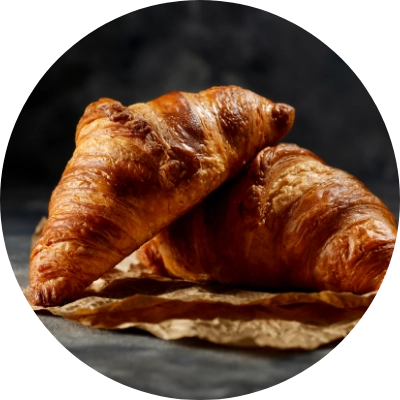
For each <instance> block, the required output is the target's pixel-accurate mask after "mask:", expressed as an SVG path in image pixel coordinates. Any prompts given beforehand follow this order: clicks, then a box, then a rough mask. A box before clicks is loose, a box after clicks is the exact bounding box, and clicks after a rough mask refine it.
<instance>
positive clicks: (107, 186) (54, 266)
mask: <svg viewBox="0 0 400 400" xmlns="http://www.w3.org/2000/svg"><path fill="white" fill-rule="evenodd" d="M293 120H294V110H293V108H292V107H290V106H288V105H285V104H280V103H276V104H275V103H273V102H271V101H270V100H267V99H265V98H263V97H260V96H258V95H256V94H255V93H252V92H250V91H248V90H244V89H241V88H239V87H235V86H229V87H214V88H211V89H209V90H205V91H203V92H200V93H198V94H191V93H183V92H177V91H176V92H172V93H170V94H167V95H165V96H162V97H160V98H158V99H156V100H153V101H150V102H148V103H139V104H135V105H132V106H129V107H124V106H122V105H121V104H120V103H119V102H117V101H114V100H111V99H100V100H99V101H97V102H95V103H93V104H90V105H89V106H88V107H87V109H86V111H85V113H84V115H83V117H82V118H81V120H80V122H79V124H78V127H77V132H76V150H75V152H74V154H73V157H72V159H71V160H70V161H69V163H68V164H67V167H66V169H65V171H64V173H63V176H62V178H61V180H60V182H59V184H58V186H57V187H56V189H55V190H54V192H53V194H52V197H51V200H50V204H49V220H48V222H47V224H46V226H45V228H44V231H43V234H42V236H41V238H40V239H39V241H38V242H37V244H36V245H35V247H34V248H33V250H32V253H31V263H30V301H31V302H32V303H33V304H37V305H43V306H50V305H58V304H60V303H62V302H65V301H67V300H70V299H73V298H74V297H75V296H76V295H77V293H79V292H80V291H81V290H83V289H84V288H85V287H87V286H88V285H89V284H90V283H91V282H93V281H94V280H95V279H97V278H99V277H100V276H101V275H103V274H104V272H106V271H107V270H109V269H110V268H112V267H114V266H115V265H116V264H117V263H118V262H119V261H120V260H122V259H123V258H124V257H126V256H127V255H129V254H131V253H132V252H133V251H134V250H136V249H137V248H138V247H139V246H141V245H142V244H143V243H145V242H146V241H148V240H149V239H151V238H152V237H153V236H155V235H156V234H157V233H158V232H159V231H160V230H161V229H162V228H164V227H165V226H167V225H168V224H170V223H171V221H173V220H175V219H176V218H178V217H179V216H181V215H182V214H184V213H185V212H186V211H187V210H189V209H190V208H191V207H193V206H194V205H195V204H197V203H199V202H200V201H201V200H202V199H203V198H204V197H205V196H207V195H208V194H209V193H210V192H211V191H213V190H214V189H216V188H217V187H218V186H220V185H221V184H222V183H223V182H224V181H226V180H227V179H229V178H231V177H233V176H234V175H235V174H236V173H237V172H238V171H239V170H240V169H241V167H242V166H243V165H244V164H246V163H247V162H249V161H251V160H252V159H253V158H254V157H255V155H256V154H257V152H258V151H260V150H261V149H262V148H264V147H265V146H266V145H268V144H272V143H275V142H277V141H278V140H279V139H281V138H282V137H283V136H285V135H286V133H287V132H288V131H289V130H290V128H291V126H292V124H293Z"/></svg>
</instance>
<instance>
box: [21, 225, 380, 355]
mask: <svg viewBox="0 0 400 400" xmlns="http://www.w3.org/2000/svg"><path fill="white" fill-rule="evenodd" d="M45 221H46V220H45V219H42V221H41V222H40V224H39V225H38V227H37V228H36V231H35V234H34V236H33V237H32V243H34V242H35V241H36V239H37V237H38V236H39V235H40V233H41V230H42V227H43V225H44V223H45ZM24 292H25V293H26V290H25V291H24ZM375 294H376V292H372V293H368V294H365V295H355V294H352V293H335V292H331V291H322V292H316V293H301V292H285V293H267V292H261V291H251V290H243V289H240V288H232V287H228V286H223V285H203V284H197V283H192V282H187V281H183V280H179V279H170V278H167V277H163V276H157V275H153V274H152V272H151V271H150V270H149V269H147V268H146V267H144V266H142V265H141V264H140V263H139V262H138V261H137V259H136V257H135V254H132V255H131V256H130V257H128V258H126V259H125V260H123V261H122V262H121V263H120V264H118V265H117V266H116V267H115V268H114V269H112V270H111V271H109V272H107V273H106V274H105V275H103V276H102V277H101V278H100V279H98V280H97V281H95V282H93V283H92V285H90V286H89V287H88V288H87V289H86V290H85V292H84V293H83V295H82V296H81V298H79V299H77V300H76V301H74V302H72V303H69V304H66V305H63V306H60V307H48V308H46V309H45V310H46V311H47V312H50V313H52V314H54V315H58V316H61V317H63V318H66V319H69V320H72V321H75V322H78V323H81V324H83V325H87V326H91V327H93V328H103V329H126V328H131V327H135V328H139V329H143V330H146V331H148V332H150V333H152V334H153V335H155V336H157V337H159V338H162V339H166V340H173V339H180V338H184V337H198V338H200V339H205V340H208V341H210V342H213V343H218V344H224V345H232V346H252V347H255V346H268V347H272V348H276V349H305V350H312V349H315V348H317V347H319V346H321V345H323V344H326V343H329V342H332V341H335V340H338V339H341V338H344V337H345V336H346V335H347V334H348V333H349V332H350V331H351V330H352V329H353V327H354V326H355V325H356V324H357V322H358V321H359V320H360V318H361V317H362V316H363V314H364V313H365V311H366V310H367V308H368V306H369V305H370V304H371V302H372V300H373V299H374V297H375ZM32 308H33V309H34V310H36V311H40V310H44V308H43V307H36V306H32Z"/></svg>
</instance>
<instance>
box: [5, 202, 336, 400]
mask: <svg viewBox="0 0 400 400" xmlns="http://www.w3.org/2000/svg"><path fill="white" fill-rule="evenodd" d="M15 197H17V196H16V195H15ZM45 207H46V202H45V201H44V200H37V201H36V202H31V203H30V204H28V205H27V204H26V203H25V206H24V207H21V205H20V204H18V202H13V203H7V202H5V203H4V202H3V204H2V221H3V232H4V238H5V243H6V247H7V252H8V255H9V258H10V262H11V265H12V267H13V270H14V273H15V276H16V278H17V280H18V283H19V284H20V286H21V288H24V287H26V286H27V284H28V258H29V249H30V238H31V233H32V231H33V230H34V227H35V225H36V224H37V222H38V220H39V219H40V216H41V215H42V212H41V211H42V210H43V209H44V210H45ZM21 209H23V210H22V211H21ZM32 312H33V311H32ZM38 318H39V319H40V320H41V321H42V323H43V324H44V325H45V326H46V328H47V329H48V330H49V331H50V332H51V333H52V334H53V335H54V336H55V337H56V338H57V339H58V340H59V342H60V343H61V344H62V345H63V346H65V347H66V348H67V349H68V350H69V351H70V352H71V353H72V354H74V355H75V356H76V357H78V358H79V359H80V360H81V361H83V362H84V363H86V364H87V365H89V366H90V367H92V368H94V369H95V370H96V371H98V372H100V373H102V374H103V375H105V376H107V377H109V378H111V379H114V380H115V381H117V382H119V383H122V384H124V385H126V386H129V387H132V388H135V389H139V390H141V391H144V392H147V393H151V394H157V395H161V396H165V397H172V398H185V399H220V398H228V397H234V396H240V395H244V394H249V393H253V392H255V391H258V390H263V389H266V388H268V387H271V386H273V385H276V384H278V383H281V382H283V381H285V380H287V379H289V378H291V377H292V376H294V375H297V374H298V373H300V372H302V371H304V370H305V369H307V368H308V367H310V366H311V365H313V364H315V363H316V362H317V361H319V360H320V359H321V358H322V357H324V356H325V355H326V354H328V353H329V352H330V351H331V350H332V349H333V348H334V347H335V346H336V345H337V343H333V344H330V345H327V346H324V347H322V348H320V349H317V350H314V351H310V352H305V351H277V350H273V349H238V348H232V347H223V346H217V345H214V344H211V343H208V342H205V341H201V340H197V339H184V340H177V341H164V340H161V339H158V338H156V337H153V336H151V335H150V334H148V333H147V332H143V331H140V330H136V329H127V330H124V331H105V330H101V329H93V328H89V327H86V326H83V325H80V324H78V323H75V322H71V321H68V320H65V319H63V318H60V317H56V316H53V315H48V314H47V313H43V312H40V313H38Z"/></svg>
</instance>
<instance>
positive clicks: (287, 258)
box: [137, 143, 397, 294]
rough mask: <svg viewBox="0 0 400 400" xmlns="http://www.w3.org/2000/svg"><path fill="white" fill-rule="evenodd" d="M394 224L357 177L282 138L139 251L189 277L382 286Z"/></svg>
mask: <svg viewBox="0 0 400 400" xmlns="http://www.w3.org/2000/svg"><path fill="white" fill-rule="evenodd" d="M396 234H397V225H396V221H395V218H394V216H393V215H392V214H391V213H390V211H389V210H388V209H387V207H386V206H385V205H384V204H383V203H382V202H381V201H380V200H379V199H378V198H377V197H376V196H374V195H373V194H372V193H371V192H370V191H369V190H368V189H367V188H366V187H365V186H364V185H363V184H362V183H361V182H360V181H359V180H357V179H356V178H355V177H353V176H351V175H349V174H348V173H346V172H344V171H341V170H339V169H335V168H332V167H329V166H327V165H326V164H325V163H324V162H323V161H322V160H321V159H320V158H318V157H317V156H316V155H314V154H313V153H311V152H310V151H308V150H305V149H302V148H300V147H298V146H297V145H294V144H286V143H282V144H279V145H278V146H276V147H268V148H266V149H264V150H262V151H261V152H260V153H259V154H258V156H257V157H256V158H255V160H254V161H253V162H252V163H251V164H250V165H249V166H248V167H246V168H245V169H244V170H243V171H242V172H241V173H240V174H239V175H238V176H237V177H236V178H235V179H233V180H231V181H229V182H227V183H225V184H224V185H223V186H222V187H221V188H220V189H218V190H217V191H215V192H214V193H212V194H211V195H210V196H208V197H207V198H206V199H205V200H204V201H203V202H202V203H200V204H199V205H198V206H196V207H195V208H194V209H192V210H191V211H189V212H188V213H187V214H185V215H184V216H183V217H181V218H180V219H178V220H177V221H175V222H174V223H172V224H171V225H170V226H169V227H168V228H166V229H164V230H162V231H161V233H160V234H158V235H157V236H156V237H155V238H154V239H153V240H151V241H150V242H148V243H146V244H145V245H144V246H143V247H142V248H141V249H140V250H139V251H138V252H137V257H138V259H139V260H140V261H141V262H142V263H143V264H146V265H148V266H151V267H152V268H153V269H154V270H155V271H157V272H158V273H165V271H167V273H168V274H169V275H171V276H174V277H180V278H184V279H187V280H192V281H201V282H220V283H223V284H235V285H246V286H251V287H263V288H267V289H272V290H305V291H314V290H315V291H320V290H333V291H349V292H353V293H357V294H361V293H367V292H371V291H375V290H378V289H379V287H380V285H381V283H382V280H383V278H384V276H385V273H386V270H387V268H388V266H389V263H390V260H391V257H392V252H393V249H394V244H395V240H396Z"/></svg>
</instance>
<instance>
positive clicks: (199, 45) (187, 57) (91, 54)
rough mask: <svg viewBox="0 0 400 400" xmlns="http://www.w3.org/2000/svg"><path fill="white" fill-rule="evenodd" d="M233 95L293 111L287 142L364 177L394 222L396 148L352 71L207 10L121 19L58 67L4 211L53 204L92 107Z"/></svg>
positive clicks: (285, 37)
mask: <svg viewBox="0 0 400 400" xmlns="http://www.w3.org/2000/svg"><path fill="white" fill-rule="evenodd" d="M28 62H29V60H28ZM229 84H235V85H239V86H242V87H244V88H247V89H250V90H252V91H254V92H256V93H258V94H260V95H263V96H265V97H268V98H270V99H272V100H274V101H280V102H286V103H288V104H291V105H292V106H294V107H295V108H296V111H297V116H296V121H295V125H294V128H293V130H292V131H291V132H290V133H289V135H288V136H287V137H286V138H285V141H288V142H294V143H297V144H299V145H300V146H303V147H306V148H308V149H310V150H312V151H314V152H315V153H317V154H318V155H319V156H320V157H322V158H324V159H325V160H326V161H327V162H328V163H329V164H330V165H332V166H335V167H339V168H342V169H345V170H347V171H348V172H350V173H352V174H354V175H356V176H357V177H358V178H359V179H361V180H362V181H363V182H364V183H366V184H367V186H369V187H370V189H371V190H372V191H373V192H374V193H375V194H377V195H378V196H379V197H381V198H382V199H383V200H384V201H385V202H386V203H387V204H388V205H389V207H390V208H391V209H392V211H393V212H394V214H395V215H396V217H397V215H398V175H397V168H396V163H395V157H394V152H393V148H392V145H391V142H390V138H389V136H388V133H387V130H386V128H385V125H384V123H383V121H382V118H381V116H380V114H379V111H378V110H377V108H376V106H375V104H374V102H373V100H372V99H371V97H370V96H369V94H368V92H367V90H366V89H365V87H364V86H363V84H362V83H361V82H360V80H359V79H358V78H357V76H356V75H355V74H354V73H353V72H352V71H351V70H350V68H349V67H348V66H347V65H346V64H345V62H344V61H343V60H342V59H341V58H340V57H339V56H338V55H336V54H335V53H334V52H333V51H331V50H330V49H329V48H328V47H327V46H325V45H324V44H323V43H322V42H320V41H319V40H318V39H317V38H315V37H314V36H312V35H311V34H309V33H308V32H306V31H304V30H303V29H301V28H299V27H298V26H296V25H294V24H292V23H290V22H288V21H286V20H284V19H281V18H279V17H277V16H274V15H272V14H269V13H267V12H264V11H261V10H257V9H255V8H251V7H246V6H242V5H236V4H230V3H219V2H203V1H201V2H199V1H189V2H177V3H169V4H165V5H158V6H155V7H149V8H146V9H143V10H139V11H136V12H134V13H131V14H128V15H126V16H123V17H121V18H118V19H116V20H114V21H112V22H110V23H108V24H106V25H104V26H102V27H100V28H99V29H97V30H96V31H94V32H92V33H91V34H89V35H88V36H87V37H85V38H83V39H82V40H81V41H79V42H78V43H77V44H76V45H75V46H73V47H72V48H71V49H69V50H68V51H67V52H66V53H65V54H64V55H63V56H62V57H61V58H60V59H59V60H57V62H55V64H54V65H53V66H51V68H50V69H49V70H48V72H47V73H46V74H45V75H44V76H43V78H42V79H41V80H40V82H39V83H38V84H37V86H36V88H35V90H34V91H33V92H32V94H31V96H30V97H29V99H28V100H27V102H26V104H25V106H24V108H23V110H22V111H21V114H20V116H19V118H18V120H17V122H16V125H15V129H14V130H13V133H12V136H11V139H10V142H9V145H8V149H7V153H6V157H5V162H4V169H3V178H2V198H3V203H4V201H6V202H7V201H8V200H14V199H15V198H16V197H18V198H19V199H21V198H23V199H24V201H29V199H32V198H34V197H43V198H46V199H47V198H48V196H49V195H50V192H51V190H52V188H53V187H54V186H55V185H56V184H57V182H58V180H59V178H60V176H61V173H62V171H63V169H64V167H65V165H66V163H67V161H68V160H69V158H70V157H71V154H72V152H73V150H74V134H75V127H76V124H77V122H78V120H79V118H80V116H81V115H82V113H83V111H84V109H85V107H86V106H87V105H88V104H89V103H90V102H92V101H95V100H97V99H99V98H100V97H111V98H114V99H117V100H119V101H121V102H122V103H123V104H125V105H128V104H133V103H135V102H143V101H148V100H151V99H153V98H156V97H158V96H160V95H162V94H164V93H167V92H169V91H172V90H182V91H189V92H191V91H193V92H197V91H200V90H203V89H206V88H208V87H210V86H213V85H229ZM38 186H40V187H41V188H40V190H39V189H37V188H38ZM21 190H22V192H23V193H22V194H21V193H20V192H21Z"/></svg>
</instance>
